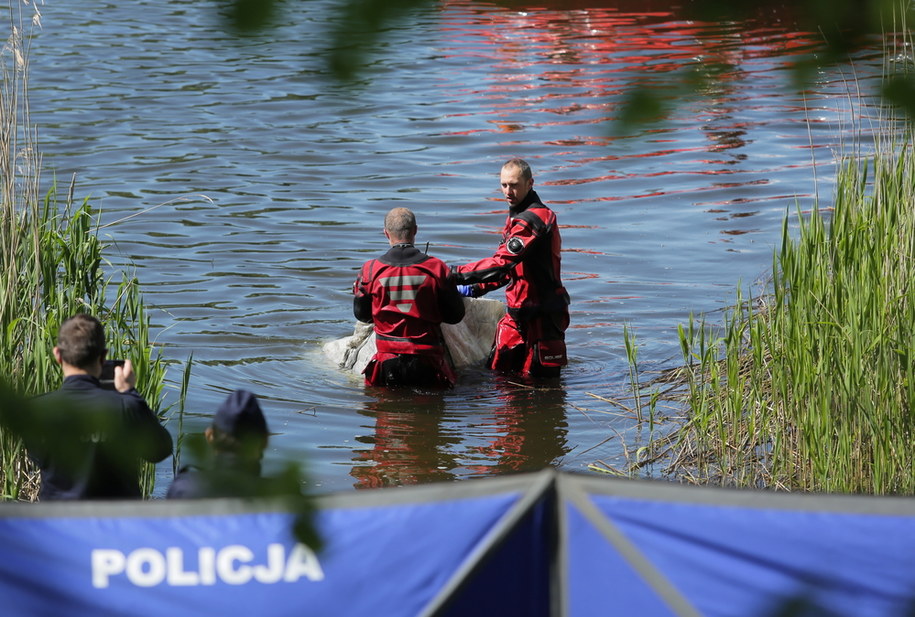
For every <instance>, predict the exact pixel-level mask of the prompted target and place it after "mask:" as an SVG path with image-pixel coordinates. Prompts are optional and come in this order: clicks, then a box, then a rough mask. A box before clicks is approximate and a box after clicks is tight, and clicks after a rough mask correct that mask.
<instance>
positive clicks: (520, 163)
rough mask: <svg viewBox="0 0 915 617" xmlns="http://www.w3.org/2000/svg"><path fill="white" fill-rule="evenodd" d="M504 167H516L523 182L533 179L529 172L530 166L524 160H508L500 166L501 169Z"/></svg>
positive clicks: (531, 173)
mask: <svg viewBox="0 0 915 617" xmlns="http://www.w3.org/2000/svg"><path fill="white" fill-rule="evenodd" d="M506 167H517V168H518V170H520V171H521V177H522V178H524V179H525V180H530V179H532V178H533V177H534V174H533V172H531V166H530V165H528V164H527V161H525V160H524V159H519V158H514V159H509V160H507V161H506V162H505V164H504V165H502V169H505V168H506Z"/></svg>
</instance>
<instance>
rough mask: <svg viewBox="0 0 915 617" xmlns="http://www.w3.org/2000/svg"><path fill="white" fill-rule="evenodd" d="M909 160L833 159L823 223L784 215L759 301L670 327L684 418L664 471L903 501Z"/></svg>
mask: <svg viewBox="0 0 915 617" xmlns="http://www.w3.org/2000/svg"><path fill="white" fill-rule="evenodd" d="M912 203H915V152H913V147H912V144H911V136H910V135H909V134H908V133H906V134H905V135H904V138H902V139H900V140H899V141H892V142H888V141H885V142H883V143H879V144H878V145H877V153H876V154H875V155H874V156H872V157H868V158H867V159H865V160H858V159H849V160H846V161H844V162H843V164H842V166H841V169H840V172H839V175H838V182H837V190H836V195H835V202H834V205H833V208H832V210H831V212H828V211H826V212H824V211H821V210H819V209H814V210H813V211H812V212H810V213H809V215H806V216H805V215H804V214H803V213H800V212H798V213H797V215H796V220H797V225H798V231H797V234H796V236H797V237H792V235H791V234H789V224H788V223H789V219H788V218H787V217H786V219H785V222H784V226H783V234H782V245H781V248H780V250H779V251H778V252H777V253H776V254H775V256H774V266H773V277H772V280H771V289H770V290H769V292H768V293H765V294H762V295H758V296H756V297H753V298H752V299H745V298H744V297H743V294H742V293H740V292H738V294H737V300H736V302H735V303H734V305H733V307H732V308H731V309H730V310H729V311H727V313H726V315H725V319H724V321H723V324H721V325H719V326H711V325H709V324H708V323H707V321H706V320H705V319H704V318H701V317H699V318H696V317H691V318H690V320H689V323H688V324H687V325H686V326H681V327H680V330H679V333H680V342H681V348H682V351H683V358H684V363H685V365H684V366H683V367H682V368H679V369H677V370H676V371H671V372H670V373H669V374H668V375H667V376H666V380H667V381H673V382H677V383H679V384H681V385H682V386H683V390H682V392H683V395H684V401H685V403H686V405H687V407H688V409H689V413H688V415H687V418H688V420H687V421H686V422H685V423H684V424H683V426H682V427H681V428H680V429H679V430H678V431H677V437H678V441H677V445H676V447H675V451H676V454H675V455H674V457H673V458H672V462H671V465H670V466H669V468H668V470H667V471H668V473H671V474H673V475H675V476H677V477H678V478H680V479H682V480H685V481H689V482H696V483H717V484H725V485H737V486H749V487H768V488H779V489H789V490H807V491H838V492H860V493H875V494H896V493H903V494H910V493H912V492H913V491H915V477H913V475H912V473H911V469H912V463H913V448H912V445H913V444H912V438H913V427H915V420H913V417H912V414H911V405H912V404H913V402H915V288H913V285H912V280H913V278H915V211H913V209H912V207H911V204H912Z"/></svg>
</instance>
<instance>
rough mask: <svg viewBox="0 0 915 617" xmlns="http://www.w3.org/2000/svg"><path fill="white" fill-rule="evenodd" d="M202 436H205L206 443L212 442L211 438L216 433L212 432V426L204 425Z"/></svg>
mask: <svg viewBox="0 0 915 617" xmlns="http://www.w3.org/2000/svg"><path fill="white" fill-rule="evenodd" d="M203 436H204V437H206V439H207V443H213V439H214V438H215V437H216V433H215V432H213V427H212V426H208V427H206V430H205V431H203Z"/></svg>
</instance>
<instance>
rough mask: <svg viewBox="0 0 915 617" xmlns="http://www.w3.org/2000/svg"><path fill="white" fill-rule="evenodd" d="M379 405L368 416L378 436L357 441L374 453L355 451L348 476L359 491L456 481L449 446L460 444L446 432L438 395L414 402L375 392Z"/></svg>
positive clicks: (391, 393)
mask: <svg viewBox="0 0 915 617" xmlns="http://www.w3.org/2000/svg"><path fill="white" fill-rule="evenodd" d="M376 394H377V396H378V399H377V400H376V401H374V402H373V403H372V404H370V405H369V406H368V408H367V410H366V412H365V413H366V415H368V416H374V419H375V425H374V432H373V433H372V434H371V435H369V436H363V437H357V438H356V439H357V441H359V442H361V443H364V444H369V445H371V448H369V449H365V450H357V451H356V452H355V456H354V457H353V467H352V470H351V471H350V475H351V476H352V477H353V478H354V479H355V480H356V481H355V483H354V484H353V486H354V487H355V488H381V487H385V486H404V485H410V484H419V483H424V482H445V481H450V480H454V479H455V477H454V474H453V472H452V470H453V469H454V468H455V466H456V462H455V456H454V454H453V453H451V446H453V444H454V443H456V442H457V441H459V440H458V439H456V438H455V437H454V436H452V435H450V434H449V433H448V432H447V431H445V430H444V427H443V424H442V421H443V415H442V413H443V411H444V401H443V399H442V396H441V395H440V394H429V395H421V394H416V395H415V396H410V395H408V394H407V395H405V394H403V393H401V392H398V391H386V390H383V389H378V390H377V391H376Z"/></svg>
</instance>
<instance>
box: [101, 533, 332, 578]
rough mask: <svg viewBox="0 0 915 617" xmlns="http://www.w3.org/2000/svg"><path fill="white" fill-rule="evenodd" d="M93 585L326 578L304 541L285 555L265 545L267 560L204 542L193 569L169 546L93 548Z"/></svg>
mask: <svg viewBox="0 0 915 617" xmlns="http://www.w3.org/2000/svg"><path fill="white" fill-rule="evenodd" d="M91 562H92V586H93V587H95V588H97V589H105V588H107V587H108V586H109V585H110V584H111V579H112V578H113V577H117V576H124V577H126V578H127V581H128V582H130V583H131V584H132V585H136V586H137V587H155V586H156V585H162V584H166V585H170V586H174V587H187V586H196V585H215V584H216V583H217V582H222V583H225V584H228V585H244V584H246V583H249V582H251V581H252V580H254V581H257V582H258V583H263V584H268V585H269V584H273V583H278V582H280V581H284V582H287V583H294V582H296V581H298V580H299V579H301V578H306V579H308V580H310V581H313V582H314V581H322V580H324V570H323V569H322V568H321V563H320V562H319V561H318V557H317V555H315V553H314V551H312V550H311V549H310V548H308V547H307V546H305V545H304V544H295V545H294V546H293V547H292V549H291V550H290V551H289V554H288V556H287V554H286V546H285V545H283V544H278V543H275V544H270V545H268V546H267V551H266V563H262V562H260V560H256V555H255V554H254V551H252V550H251V549H250V548H248V547H247V546H242V545H239V544H232V545H229V546H225V547H223V548H220V549H216V548H213V547H209V546H204V547H201V548H200V549H198V551H197V563H196V569H194V568H193V567H192V568H190V569H188V568H187V563H186V560H185V555H184V550H183V549H181V548H178V547H169V548H167V549H165V552H164V553H163V552H161V551H159V550H157V549H154V548H138V549H135V550H133V551H131V552H130V553H126V554H125V553H123V552H121V551H119V550H116V549H104V548H100V549H94V550H93V551H92V557H91Z"/></svg>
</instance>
